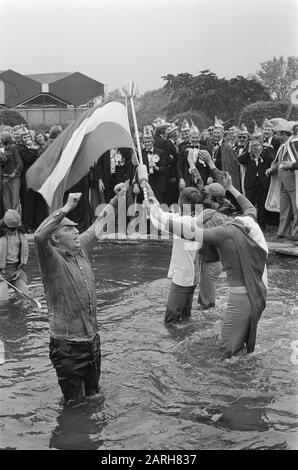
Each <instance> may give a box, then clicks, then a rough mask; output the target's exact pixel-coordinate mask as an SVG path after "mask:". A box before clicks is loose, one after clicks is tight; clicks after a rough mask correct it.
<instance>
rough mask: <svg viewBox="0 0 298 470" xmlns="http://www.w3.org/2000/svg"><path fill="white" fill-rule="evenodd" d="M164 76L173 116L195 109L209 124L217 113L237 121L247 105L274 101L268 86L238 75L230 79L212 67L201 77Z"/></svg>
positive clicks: (225, 118)
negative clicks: (212, 70)
mask: <svg viewBox="0 0 298 470" xmlns="http://www.w3.org/2000/svg"><path fill="white" fill-rule="evenodd" d="M162 78H163V79H164V80H166V84H165V86H164V91H165V92H166V93H167V94H169V96H170V103H169V104H168V105H167V106H166V108H165V110H166V112H167V116H168V118H171V119H172V116H174V115H175V114H177V113H183V112H187V111H190V110H191V111H193V112H199V113H200V114H201V115H202V116H204V117H205V120H206V121H207V122H208V123H211V122H213V120H214V116H215V115H217V116H218V117H221V118H222V119H223V120H224V121H229V122H234V123H235V122H236V121H237V120H238V116H239V113H240V111H241V109H242V108H243V107H244V106H245V105H248V104H250V103H253V102H254V101H258V100H270V95H269V93H268V92H267V91H266V90H265V88H264V86H263V85H262V84H260V83H259V82H258V81H256V80H255V79H254V78H248V79H247V78H244V77H242V76H237V77H235V78H232V79H231V80H227V79H226V78H218V77H217V75H216V74H214V73H213V72H210V71H209V70H202V71H201V72H200V73H199V75H197V76H193V75H190V74H187V73H183V74H179V75H177V76H176V77H175V76H174V75H166V76H164V77H162Z"/></svg>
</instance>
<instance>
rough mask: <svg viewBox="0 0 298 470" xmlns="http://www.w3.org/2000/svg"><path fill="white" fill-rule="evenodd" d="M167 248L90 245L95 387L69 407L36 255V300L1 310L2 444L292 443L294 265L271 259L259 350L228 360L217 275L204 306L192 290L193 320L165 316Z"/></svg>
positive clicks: (223, 293)
mask: <svg viewBox="0 0 298 470" xmlns="http://www.w3.org/2000/svg"><path fill="white" fill-rule="evenodd" d="M170 249H171V248H170V246H168V245H166V246H163V245H159V244H152V245H150V243H149V244H146V243H144V244H143V245H131V246H129V245H127V246H125V245H118V246H117V245H116V244H113V245H105V247H104V248H103V246H100V247H98V248H97V249H96V250H95V252H94V254H93V256H92V263H93V264H94V266H95V267H96V268H97V269H96V271H95V278H96V283H97V284H96V285H97V290H98V321H99V324H100V330H101V341H102V355H103V368H102V377H101V393H100V395H99V396H96V397H93V398H92V399H90V400H88V402H86V403H85V404H84V405H83V406H82V407H80V408H78V409H76V410H72V412H70V411H69V410H67V409H65V408H64V407H63V405H62V402H61V395H60V392H59V389H58V385H57V383H56V376H55V372H54V370H53V368H52V366H51V364H50V361H49V358H48V340H49V338H48V322H47V311H46V308H45V300H44V292H43V288H42V285H41V282H40V277H39V274H38V269H37V263H36V258H34V255H33V256H32V258H31V259H30V263H31V264H30V269H31V270H32V274H33V277H34V282H33V284H32V287H31V292H32V295H34V297H35V298H37V299H38V300H39V301H42V304H43V309H42V310H41V311H38V310H32V309H30V308H27V309H24V308H22V306H21V305H22V304H18V303H17V302H12V303H11V305H10V307H9V309H1V314H0V331H1V339H2V340H3V341H4V343H5V351H6V363H5V364H4V365H2V366H0V376H1V384H2V391H1V397H0V406H1V408H0V409H1V414H2V416H1V423H2V429H1V432H2V436H3V439H2V440H1V446H2V448H5V447H6V448H8V447H15V448H26V449H31V448H39V449H43V448H53V449H79V448H81V449H98V448H100V449H181V450H183V449H185V450H191V449H297V448H298V444H297V443H298V438H297V402H298V388H297V372H298V368H297V365H295V364H294V363H293V361H292V360H291V358H292V354H293V342H294V341H295V340H296V331H297V318H298V311H297V308H296V307H295V302H296V292H297V289H296V287H297V267H296V264H294V263H293V262H292V260H288V261H287V260H285V259H279V258H278V257H274V259H273V258H271V257H270V258H269V282H270V289H269V293H268V303H267V309H266V311H265V312H264V313H263V315H262V318H261V321H260V324H259V328H258V336H257V345H256V350H255V352H254V353H253V354H251V355H249V356H246V357H239V358H236V359H235V360H233V361H230V362H223V361H222V360H221V358H220V354H219V335H220V329H221V324H222V321H223V317H224V311H225V307H226V304H227V288H226V280H225V279H224V278H221V279H220V280H219V283H218V289H217V306H216V308H214V309H211V310H210V311H207V312H206V311H201V310H199V308H198V306H197V304H196V300H197V296H198V293H197V292H196V293H195V296H194V304H193V314H192V318H191V320H190V321H188V322H187V323H185V324H181V325H178V326H176V327H172V328H166V327H165V326H164V324H163V318H164V311H165V303H166V299H167V294H168V289H169V284H170V281H169V280H167V279H165V276H166V272H167V267H168V262H169V257H170ZM29 274H30V273H29ZM156 279H157V280H156Z"/></svg>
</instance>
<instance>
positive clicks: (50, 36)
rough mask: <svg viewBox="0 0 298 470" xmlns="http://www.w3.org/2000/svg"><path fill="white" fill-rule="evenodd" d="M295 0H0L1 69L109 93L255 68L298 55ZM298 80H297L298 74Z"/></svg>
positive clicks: (245, 73) (231, 74)
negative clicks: (80, 79)
mask: <svg viewBox="0 0 298 470" xmlns="http://www.w3.org/2000/svg"><path fill="white" fill-rule="evenodd" d="M297 24H298V1H297V0H0V25H1V26H0V70H6V69H12V70H15V71H16V72H19V73H21V74H24V75H30V74H34V73H49V72H76V71H79V72H81V73H83V74H85V75H88V76H89V77H91V78H93V79H95V80H98V81H100V82H101V83H104V84H105V89H106V91H107V92H109V91H113V90H115V89H116V88H118V87H121V86H122V85H123V84H124V83H125V82H126V81H127V80H130V79H132V80H135V81H136V82H137V84H138V87H139V90H140V92H141V93H144V92H145V91H148V90H154V89H157V88H160V87H162V86H163V85H164V84H165V82H164V81H163V80H162V78H161V77H162V76H164V75H167V74H174V75H177V74H178V73H183V72H188V73H191V74H193V75H197V74H198V73H199V72H200V70H205V69H209V70H211V71H212V72H214V73H216V74H217V75H218V76H219V77H226V78H232V77H234V76H236V75H242V76H244V77H246V76H248V75H249V74H252V73H255V72H256V71H257V70H258V68H259V66H260V63H261V62H264V61H265V60H269V59H272V58H273V56H276V57H279V56H280V55H284V56H285V57H288V56H293V55H298V28H297ZM297 78H298V77H297Z"/></svg>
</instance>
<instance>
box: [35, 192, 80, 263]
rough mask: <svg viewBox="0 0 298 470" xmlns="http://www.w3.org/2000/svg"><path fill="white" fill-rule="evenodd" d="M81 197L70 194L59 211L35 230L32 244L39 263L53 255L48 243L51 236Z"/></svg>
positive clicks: (77, 194) (78, 194)
mask: <svg viewBox="0 0 298 470" xmlns="http://www.w3.org/2000/svg"><path fill="white" fill-rule="evenodd" d="M81 195H82V193H70V194H69V196H68V199H67V202H66V204H65V205H64V206H63V207H62V208H61V209H58V210H57V211H55V212H53V213H52V214H51V215H49V217H47V218H46V219H45V220H44V221H43V222H42V223H41V224H40V226H39V227H38V229H37V230H36V232H35V234H34V243H35V246H36V249H37V253H38V256H39V260H40V262H42V261H43V260H44V261H45V262H46V261H47V260H48V258H49V257H50V256H51V255H52V254H53V253H54V250H53V247H52V245H51V243H50V238H51V235H53V233H54V232H55V231H56V230H57V228H58V227H59V224H60V222H62V220H63V219H64V217H65V216H66V214H68V213H69V212H70V211H72V210H73V209H74V208H75V207H76V206H77V204H78V202H79V200H80V197H81Z"/></svg>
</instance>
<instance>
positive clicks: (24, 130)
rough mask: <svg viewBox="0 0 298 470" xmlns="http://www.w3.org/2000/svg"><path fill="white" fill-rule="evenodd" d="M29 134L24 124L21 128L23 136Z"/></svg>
mask: <svg viewBox="0 0 298 470" xmlns="http://www.w3.org/2000/svg"><path fill="white" fill-rule="evenodd" d="M28 133H29V130H28V129H27V127H26V126H24V124H22V126H21V135H22V134H28Z"/></svg>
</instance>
